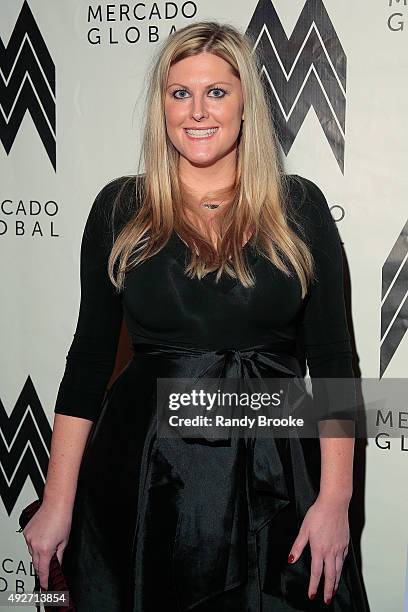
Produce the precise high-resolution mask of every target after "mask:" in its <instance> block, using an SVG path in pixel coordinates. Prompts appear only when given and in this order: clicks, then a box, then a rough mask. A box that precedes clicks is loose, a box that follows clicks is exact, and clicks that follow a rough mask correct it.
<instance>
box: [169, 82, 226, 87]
mask: <svg viewBox="0 0 408 612" xmlns="http://www.w3.org/2000/svg"><path fill="white" fill-rule="evenodd" d="M221 83H222V84H224V85H232V83H229V82H228V81H214V83H211V84H210V85H206V88H207V89H208V88H209V87H213V86H214V85H218V84H221ZM174 85H178V86H179V87H183V88H184V89H188V85H182V84H181V83H172V84H171V85H169V86H168V87H167V89H169V88H170V87H173V86H174Z"/></svg>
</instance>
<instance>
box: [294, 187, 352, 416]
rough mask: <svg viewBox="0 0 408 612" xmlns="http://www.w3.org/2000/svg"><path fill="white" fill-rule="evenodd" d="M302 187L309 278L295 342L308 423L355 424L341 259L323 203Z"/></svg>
mask: <svg viewBox="0 0 408 612" xmlns="http://www.w3.org/2000/svg"><path fill="white" fill-rule="evenodd" d="M299 178H300V179H301V181H302V182H303V185H304V187H305V189H304V201H303V204H302V206H301V214H302V216H303V220H304V227H305V230H306V234H307V236H308V238H309V245H310V247H311V250H312V254H313V257H314V261H315V278H314V279H313V281H312V283H311V285H310V286H309V290H308V293H307V295H306V296H305V299H304V305H303V312H302V317H301V320H300V326H299V339H300V342H301V345H302V347H303V352H304V355H305V357H306V361H307V365H308V368H309V374H310V378H311V383H312V392H313V404H314V410H315V413H314V417H315V418H316V420H317V421H320V420H327V419H348V420H349V419H351V420H355V417H356V414H355V406H356V393H355V391H356V389H355V379H354V372H353V366H352V348H351V338H350V333H349V329H348V324H347V316H346V307H345V299H344V285H343V253H342V247H341V241H340V236H339V233H338V229H337V226H336V223H335V221H334V219H333V217H332V215H331V212H330V209H329V206H328V204H327V201H326V198H325V196H324V195H323V193H322V191H321V190H320V189H319V187H317V185H316V184H315V183H313V182H312V181H310V180H308V179H306V178H304V177H299Z"/></svg>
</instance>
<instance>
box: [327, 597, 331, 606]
mask: <svg viewBox="0 0 408 612" xmlns="http://www.w3.org/2000/svg"><path fill="white" fill-rule="evenodd" d="M331 602H332V598H331V597H329V599H328V600H327V601H326V603H327V605H328V606H329V605H330V604H331Z"/></svg>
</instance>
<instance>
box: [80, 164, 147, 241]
mask: <svg viewBox="0 0 408 612" xmlns="http://www.w3.org/2000/svg"><path fill="white" fill-rule="evenodd" d="M143 176H144V175H141V174H140V175H135V174H127V175H121V176H118V177H115V178H113V179H111V180H109V181H108V182H107V183H105V184H104V185H103V186H102V188H100V190H99V191H98V192H97V195H96V196H95V199H94V201H93V204H92V207H91V210H90V213H89V219H88V224H89V225H92V226H93V227H95V226H98V227H99V228H100V229H101V230H104V231H107V232H112V229H113V230H114V233H115V234H117V233H118V232H119V231H120V228H121V227H123V225H124V224H125V223H126V221H127V220H128V219H129V218H130V217H131V216H132V215H133V214H134V213H135V212H136V211H137V209H138V207H139V204H140V202H141V197H142V189H143Z"/></svg>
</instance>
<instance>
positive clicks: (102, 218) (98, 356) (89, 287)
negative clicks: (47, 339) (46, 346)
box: [54, 179, 123, 421]
mask: <svg viewBox="0 0 408 612" xmlns="http://www.w3.org/2000/svg"><path fill="white" fill-rule="evenodd" d="M119 183H120V179H114V181H111V182H110V183H108V184H107V185H105V186H104V187H103V188H102V190H101V191H100V192H99V193H98V195H97V196H96V198H95V200H94V202H93V204H92V207H91V210H90V212H89V215H88V219H87V221H86V224H85V229H84V231H83V235H82V242H81V251H80V287H81V298H80V307H79V314H78V319H77V325H76V330H75V333H74V337H73V340H72V343H71V346H70V348H69V351H68V354H67V356H66V364H65V371H64V375H63V378H62V380H61V382H60V385H59V389H58V393H57V398H56V401H55V406H54V412H55V413H57V414H65V415H70V416H77V417H82V418H85V419H89V420H91V421H94V420H96V418H97V416H98V414H99V411H100V409H101V404H102V400H103V397H104V394H105V391H106V387H107V384H108V382H109V379H110V376H111V375H112V371H113V367H114V364H115V358H116V350H117V345H118V340H119V334H120V328H121V323H122V319H123V311H122V298H121V294H120V293H117V291H116V289H115V287H114V286H113V284H112V283H111V281H110V279H109V276H108V270H107V265H108V257H109V253H110V250H111V248H112V244H113V231H112V228H111V221H110V218H111V210H112V206H113V200H114V198H115V195H116V193H117V190H118V187H119Z"/></svg>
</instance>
